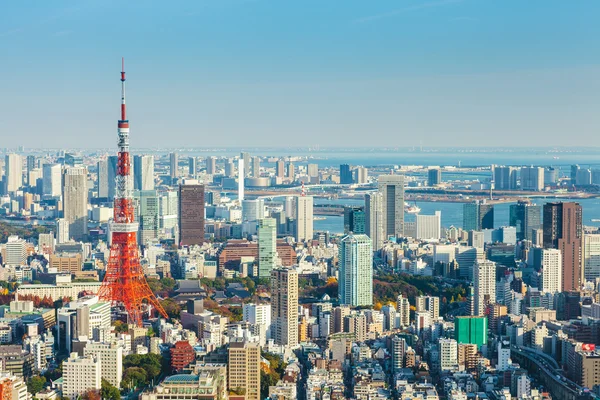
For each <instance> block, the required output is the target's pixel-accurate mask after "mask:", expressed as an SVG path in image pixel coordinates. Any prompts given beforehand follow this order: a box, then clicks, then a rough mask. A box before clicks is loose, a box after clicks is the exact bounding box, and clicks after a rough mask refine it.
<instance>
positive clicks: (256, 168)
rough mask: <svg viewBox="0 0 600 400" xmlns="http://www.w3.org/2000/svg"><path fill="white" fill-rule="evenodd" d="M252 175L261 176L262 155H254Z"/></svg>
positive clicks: (254, 176)
mask: <svg viewBox="0 0 600 400" xmlns="http://www.w3.org/2000/svg"><path fill="white" fill-rule="evenodd" d="M251 162H252V168H251V171H252V177H253V178H259V177H260V157H252V160H251Z"/></svg>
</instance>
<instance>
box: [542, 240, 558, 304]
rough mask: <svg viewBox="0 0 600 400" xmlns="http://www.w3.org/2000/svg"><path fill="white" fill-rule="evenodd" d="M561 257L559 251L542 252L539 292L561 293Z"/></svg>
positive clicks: (545, 250) (548, 250)
mask: <svg viewBox="0 0 600 400" xmlns="http://www.w3.org/2000/svg"><path fill="white" fill-rule="evenodd" d="M561 267H562V256H561V254H560V250H557V249H544V250H542V282H541V285H540V290H543V291H544V292H546V293H552V294H554V293H557V292H561V291H562V271H561Z"/></svg>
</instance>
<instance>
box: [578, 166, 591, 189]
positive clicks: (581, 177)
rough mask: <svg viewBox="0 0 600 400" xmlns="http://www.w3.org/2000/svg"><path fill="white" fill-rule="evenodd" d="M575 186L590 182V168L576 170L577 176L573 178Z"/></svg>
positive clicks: (589, 183) (586, 184)
mask: <svg viewBox="0 0 600 400" xmlns="http://www.w3.org/2000/svg"><path fill="white" fill-rule="evenodd" d="M575 181H576V182H577V186H588V185H591V184H592V170H591V169H589V168H580V169H579V170H578V171H577V177H576V178H575Z"/></svg>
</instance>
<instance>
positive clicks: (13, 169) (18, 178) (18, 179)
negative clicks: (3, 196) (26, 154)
mask: <svg viewBox="0 0 600 400" xmlns="http://www.w3.org/2000/svg"><path fill="white" fill-rule="evenodd" d="M4 170H5V176H6V190H7V191H8V192H9V193H12V192H16V191H17V190H19V189H20V188H21V186H23V158H22V157H21V156H20V155H19V154H7V155H6V157H5V160H4Z"/></svg>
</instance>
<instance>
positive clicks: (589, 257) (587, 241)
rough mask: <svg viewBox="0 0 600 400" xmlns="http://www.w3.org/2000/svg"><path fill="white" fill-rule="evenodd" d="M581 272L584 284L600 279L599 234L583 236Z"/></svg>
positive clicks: (585, 234)
mask: <svg viewBox="0 0 600 400" xmlns="http://www.w3.org/2000/svg"><path fill="white" fill-rule="evenodd" d="M583 271H584V276H585V280H586V282H593V281H594V279H596V278H600V234H597V233H595V234H591V233H584V235H583Z"/></svg>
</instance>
